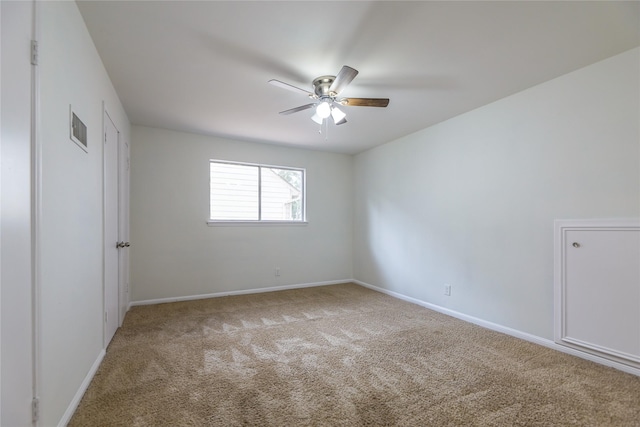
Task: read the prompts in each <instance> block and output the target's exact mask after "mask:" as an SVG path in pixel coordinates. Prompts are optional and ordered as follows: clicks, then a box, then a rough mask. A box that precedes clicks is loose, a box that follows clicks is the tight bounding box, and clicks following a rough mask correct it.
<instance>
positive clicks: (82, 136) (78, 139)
mask: <svg viewBox="0 0 640 427" xmlns="http://www.w3.org/2000/svg"><path fill="white" fill-rule="evenodd" d="M69 118H70V119H69V122H70V123H69V125H70V137H71V140H72V141H73V142H75V143H76V144H78V146H79V147H80V148H82V149H83V150H84V151H87V148H88V147H87V126H86V125H85V124H84V123H83V122H82V120H80V118H79V117H78V115H77V114H76V113H75V112H74V111H73V108H72V107H71V106H69Z"/></svg>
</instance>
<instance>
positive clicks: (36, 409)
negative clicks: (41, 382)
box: [31, 397, 40, 422]
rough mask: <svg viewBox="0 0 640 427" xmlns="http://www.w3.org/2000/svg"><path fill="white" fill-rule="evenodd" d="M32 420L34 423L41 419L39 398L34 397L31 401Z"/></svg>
mask: <svg viewBox="0 0 640 427" xmlns="http://www.w3.org/2000/svg"><path fill="white" fill-rule="evenodd" d="M31 418H32V419H33V422H36V421H38V420H39V419H40V399H39V398H37V397H34V398H33V400H32V401H31Z"/></svg>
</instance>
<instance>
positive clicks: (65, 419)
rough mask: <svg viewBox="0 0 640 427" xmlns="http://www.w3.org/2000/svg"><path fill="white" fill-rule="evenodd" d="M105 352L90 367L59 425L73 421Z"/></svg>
mask: <svg viewBox="0 0 640 427" xmlns="http://www.w3.org/2000/svg"><path fill="white" fill-rule="evenodd" d="M105 354H106V351H105V350H104V349H103V350H101V351H100V353H98V358H97V359H96V360H95V362H93V365H92V366H91V369H89V372H88V373H87V375H86V376H85V377H84V380H83V381H82V384H80V388H78V391H77V392H76V394H75V396H73V399H71V402H70V403H69V406H68V407H67V410H66V411H64V414H63V415H62V418H61V419H60V422H59V423H58V427H65V426H66V425H67V424H69V421H71V417H72V416H73V414H74V413H75V412H76V409H77V408H78V405H79V404H80V400H82V396H84V393H85V392H86V391H87V388H89V385H90V384H91V381H92V380H93V377H94V376H95V374H96V372H97V371H98V368H99V367H100V364H101V363H102V360H103V359H104V356H105Z"/></svg>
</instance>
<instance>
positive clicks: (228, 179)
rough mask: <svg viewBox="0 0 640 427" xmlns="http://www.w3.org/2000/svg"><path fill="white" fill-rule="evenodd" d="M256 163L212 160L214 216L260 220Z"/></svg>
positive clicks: (212, 208) (221, 218)
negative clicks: (217, 161)
mask: <svg viewBox="0 0 640 427" xmlns="http://www.w3.org/2000/svg"><path fill="white" fill-rule="evenodd" d="M258 171H259V168H258V167H257V166H246V165H234V164H227V163H214V162H211V174H210V175H211V183H210V186H211V187H210V188H211V200H210V206H211V219H215V220H240V221H257V220H258V219H259V217H258Z"/></svg>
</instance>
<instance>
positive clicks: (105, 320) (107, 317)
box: [104, 311, 109, 323]
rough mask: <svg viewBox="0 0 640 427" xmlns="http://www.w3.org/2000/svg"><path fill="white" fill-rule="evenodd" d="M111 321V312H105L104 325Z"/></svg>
mask: <svg viewBox="0 0 640 427" xmlns="http://www.w3.org/2000/svg"><path fill="white" fill-rule="evenodd" d="M108 321H109V312H108V311H105V312H104V323H107V322H108Z"/></svg>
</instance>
